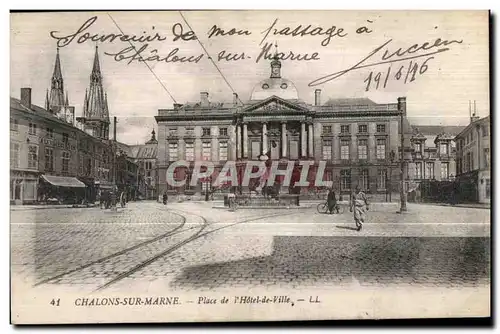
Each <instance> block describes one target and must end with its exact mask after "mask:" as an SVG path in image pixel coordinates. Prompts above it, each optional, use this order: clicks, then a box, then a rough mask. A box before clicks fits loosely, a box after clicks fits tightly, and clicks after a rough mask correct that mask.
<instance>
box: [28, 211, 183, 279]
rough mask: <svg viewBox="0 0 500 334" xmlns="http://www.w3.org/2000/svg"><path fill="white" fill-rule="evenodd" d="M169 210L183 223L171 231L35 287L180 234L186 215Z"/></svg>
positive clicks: (56, 276) (54, 277)
mask: <svg viewBox="0 0 500 334" xmlns="http://www.w3.org/2000/svg"><path fill="white" fill-rule="evenodd" d="M167 211H169V212H171V213H172V214H174V215H176V216H178V217H180V218H181V223H180V224H179V225H178V226H177V227H175V228H174V229H172V230H170V231H168V232H166V233H163V234H161V235H159V236H157V237H154V238H151V239H148V240H145V241H143V242H140V243H138V244H135V245H133V246H131V247H127V248H125V249H122V250H120V251H118V252H115V253H112V254H109V255H106V256H104V257H102V258H99V259H97V260H94V261H91V262H88V263H86V264H84V265H81V266H78V267H76V268H73V269H71V270H68V271H65V272H63V273H61V274H58V275H55V276H52V277H49V278H46V279H44V280H41V281H39V282H37V283H35V284H34V285H33V286H34V287H36V286H39V285H42V284H47V283H50V282H52V281H55V280H58V279H60V278H63V277H64V276H68V275H70V274H72V273H75V272H78V271H82V270H84V269H86V268H88V267H90V266H92V265H95V264H99V263H102V262H104V261H107V260H110V259H112V258H115V257H118V256H120V255H123V254H125V253H127V252H130V251H133V250H135V249H138V248H140V247H143V246H145V245H148V244H151V243H153V242H156V241H158V240H161V239H164V238H168V237H170V236H172V235H175V234H178V233H180V232H182V231H181V229H182V228H183V227H184V226H185V225H186V217H184V216H183V215H181V214H178V213H175V212H172V210H167Z"/></svg>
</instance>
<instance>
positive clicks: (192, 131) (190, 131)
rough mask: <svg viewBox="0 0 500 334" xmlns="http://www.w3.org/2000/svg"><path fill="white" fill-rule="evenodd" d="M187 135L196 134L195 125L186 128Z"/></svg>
mask: <svg viewBox="0 0 500 334" xmlns="http://www.w3.org/2000/svg"><path fill="white" fill-rule="evenodd" d="M186 136H194V128H193V127H187V128H186Z"/></svg>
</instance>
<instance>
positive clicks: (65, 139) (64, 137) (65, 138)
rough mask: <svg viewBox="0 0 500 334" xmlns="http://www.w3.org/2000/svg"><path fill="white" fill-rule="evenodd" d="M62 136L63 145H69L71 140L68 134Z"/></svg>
mask: <svg viewBox="0 0 500 334" xmlns="http://www.w3.org/2000/svg"><path fill="white" fill-rule="evenodd" d="M62 136H63V138H62V141H63V143H64V144H67V143H68V140H69V136H68V134H67V133H63V134H62Z"/></svg>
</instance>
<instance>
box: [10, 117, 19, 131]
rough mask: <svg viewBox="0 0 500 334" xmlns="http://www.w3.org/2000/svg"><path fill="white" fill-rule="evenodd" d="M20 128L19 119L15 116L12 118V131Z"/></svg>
mask: <svg viewBox="0 0 500 334" xmlns="http://www.w3.org/2000/svg"><path fill="white" fill-rule="evenodd" d="M18 130H19V121H18V120H17V119H15V118H13V117H11V118H10V131H18Z"/></svg>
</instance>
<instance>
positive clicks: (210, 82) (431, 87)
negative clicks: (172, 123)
mask: <svg viewBox="0 0 500 334" xmlns="http://www.w3.org/2000/svg"><path fill="white" fill-rule="evenodd" d="M94 16H95V17H96V19H95V21H93V22H92V24H89V26H88V27H87V28H86V29H84V30H83V31H81V32H80V33H78V30H79V29H80V28H81V27H82V26H83V25H84V23H85V22H86V21H88V20H89V19H91V18H92V17H94ZM183 16H184V18H185V19H186V21H187V24H186V21H184V19H183ZM274 22H276V23H275V25H274V26H273V23H274ZM177 23H178V24H177ZM176 24H177V25H176ZM188 25H189V26H188ZM214 25H217V26H218V27H219V28H221V29H224V30H225V31H226V32H228V31H230V30H231V29H232V28H234V29H235V31H248V33H247V34H241V35H238V34H234V35H227V36H212V37H209V32H210V29H211V28H212V27H213V26H214ZM299 25H301V28H303V29H304V28H306V27H307V26H308V25H311V27H310V28H309V29H308V31H309V32H311V31H314V34H316V35H314V36H313V35H312V34H311V33H310V34H307V35H305V36H295V37H294V36H289V35H288V36H286V35H283V33H284V32H286V31H283V29H284V28H286V27H290V28H289V31H292V30H293V29H294V28H296V27H297V26H299ZM174 26H175V29H174ZM363 26H365V27H366V28H367V29H368V30H370V32H369V33H367V32H364V33H357V32H356V31H357V30H358V29H359V28H361V27H363ZM189 27H190V28H189ZM181 29H182V33H184V39H189V35H188V34H187V33H188V32H189V31H190V30H191V29H192V30H193V31H194V33H195V34H196V36H197V37H198V39H199V41H197V40H183V39H182V38H181V37H179V35H181V34H182V33H181ZM274 29H276V30H274ZM341 29H342V30H341ZM120 30H121V31H122V32H123V33H125V34H129V35H137V36H145V35H150V36H154V35H155V34H156V33H157V34H158V35H159V36H160V38H159V39H161V40H158V38H156V40H154V41H150V42H141V41H133V42H130V43H132V45H133V47H135V48H136V50H139V49H141V47H144V46H145V49H144V51H143V53H142V56H143V57H144V58H147V57H150V56H152V55H154V54H157V55H159V56H160V58H165V57H166V56H167V55H168V54H169V53H170V52H172V51H173V50H174V49H176V48H178V52H177V56H178V57H186V58H187V57H191V59H194V58H196V57H197V56H199V55H202V54H203V57H202V58H201V60H199V61H198V62H196V63H195V62H184V63H182V62H164V61H162V62H157V61H149V62H147V63H145V62H139V61H132V62H130V63H129V60H128V59H125V60H120V61H118V58H119V56H116V54H119V53H120V52H122V51H123V50H125V49H127V48H131V44H130V43H129V42H127V41H120V40H119V39H118V38H117V39H115V41H113V42H111V41H110V39H108V41H105V42H100V43H98V46H99V57H100V62H101V71H102V74H103V77H104V88H105V91H106V92H107V94H108V104H109V110H110V116H111V117H113V116H116V117H117V118H118V127H117V139H118V140H119V141H121V142H124V143H128V144H140V143H143V142H144V141H146V140H148V139H149V138H150V136H151V135H150V133H151V130H152V129H153V128H155V129H156V122H155V120H154V116H155V115H157V114H158V109H164V108H172V107H173V103H174V100H173V99H172V97H173V98H174V99H175V101H176V102H177V103H185V102H186V101H199V99H200V97H199V96H200V92H202V91H206V92H208V93H209V99H210V100H211V101H214V102H219V101H231V100H232V93H233V91H234V92H236V93H238V95H239V97H240V98H241V99H242V100H243V101H245V100H248V99H249V97H250V94H251V91H252V89H253V88H254V87H255V85H256V84H258V83H259V82H260V81H261V80H263V79H265V78H267V77H269V73H270V70H269V61H266V60H264V59H261V60H260V61H259V62H256V59H257V58H258V55H259V53H260V52H261V50H262V47H263V46H264V44H265V43H266V42H267V43H271V44H275V43H276V44H277V45H278V51H279V52H283V53H284V54H285V55H288V54H289V52H293V54H294V55H296V56H297V55H298V54H300V55H301V57H302V58H303V57H306V56H305V55H306V54H307V57H308V58H312V57H313V56H312V55H313V53H315V52H316V53H317V55H316V57H315V58H319V59H318V60H309V61H305V60H302V61H298V60H290V59H288V60H283V61H282V76H283V77H284V78H287V79H289V80H291V81H292V82H294V84H295V85H296V87H297V89H298V91H299V97H300V98H301V99H302V100H304V101H306V102H308V103H313V102H314V90H315V89H318V88H319V89H321V90H322V101H326V100H327V99H328V98H354V97H366V98H370V99H372V100H373V101H375V102H377V103H396V101H397V98H398V97H400V96H405V97H406V98H407V113H408V116H409V117H410V120H411V122H412V123H413V124H417V125H418V124H426V125H440V124H442V125H466V124H467V123H468V121H469V101H470V100H475V101H476V107H477V112H478V115H479V116H487V115H489V65H488V57H489V49H488V48H489V44H488V13H487V12H486V11H475V12H474V11H469V12H467V11H442V12H439V11H409V12H404V11H379V12H372V11H235V12H222V11H206V12H200V11H184V12H182V16H181V13H180V12H178V11H169V12H109V13H108V12H72V13H22V14H19V13H18V14H11V48H10V55H11V59H10V71H11V74H10V78H11V85H10V95H11V96H12V97H16V98H19V95H20V89H21V88H22V87H31V88H32V101H33V103H34V104H37V105H40V106H44V100H45V93H46V90H47V88H50V78H51V76H52V71H53V67H54V61H55V56H56V48H57V43H58V41H59V43H60V57H61V66H62V73H63V78H64V85H65V90H67V91H68V93H69V102H70V104H71V105H74V106H75V108H76V109H75V110H76V114H77V116H80V115H81V114H82V111H83V107H82V106H83V100H84V96H85V89H86V88H88V87H89V76H90V73H91V70H92V62H93V58H94V52H95V46H96V42H93V41H92V40H90V39H89V38H87V40H85V38H84V37H85V35H84V34H86V33H87V34H88V36H91V35H96V34H97V35H99V36H102V35H104V36H105V35H109V34H120ZM268 31H269V34H268V35H267V36H266V33H267V32H268ZM358 31H359V30H358ZM365 31H366V29H365ZM51 32H53V33H52V36H51ZM274 32H278V33H279V32H281V34H274ZM332 32H333V36H332V37H331V38H330V39H328V38H329V34H331V33H332ZM317 33H319V35H317ZM335 33H336V35H335ZM71 35H75V38H74V39H72V40H69V39H68V40H66V42H69V43H64V39H62V38H63V37H65V36H71ZM176 36H177V40H174V39H175V38H176ZM54 37H56V38H54ZM57 38H59V39H57ZM263 38H264V42H262V40H263ZM438 38H440V39H441V40H442V41H443V40H448V41H452V40H455V41H461V43H450V44H449V45H447V46H443V45H440V46H437V47H434V48H429V49H428V50H419V51H417V52H413V51H414V50H415V48H417V47H414V48H413V50H410V52H406V53H405V54H404V55H403V56H401V57H403V58H405V57H410V56H414V55H420V54H424V53H430V52H433V51H436V50H438V49H442V48H445V47H446V48H449V50H448V51H445V52H441V53H437V54H434V55H432V56H429V57H433V58H431V59H429V60H428V61H427V62H426V63H425V64H423V63H424V61H426V60H427V59H428V58H429V57H419V58H414V59H408V60H403V61H398V62H394V63H385V64H380V65H376V66H369V67H365V68H360V69H354V70H351V71H349V72H347V73H345V74H344V75H342V76H339V77H338V78H336V79H334V80H331V81H328V82H325V83H323V84H320V85H317V86H314V87H312V86H309V84H310V83H311V82H313V81H315V80H316V79H318V78H320V77H323V76H326V75H328V74H332V73H335V72H339V71H343V70H347V69H349V68H352V67H353V66H354V65H356V64H357V63H360V62H361V61H362V60H363V59H364V58H367V57H368V56H370V54H371V53H373V52H374V50H375V49H377V48H378V47H380V46H382V45H383V44H384V43H388V44H387V45H386V46H385V47H383V48H381V49H380V51H378V52H376V53H373V54H372V55H371V57H369V58H367V60H366V61H365V62H363V64H369V63H378V62H381V61H382V56H383V54H384V52H385V51H386V50H387V51H388V53H387V55H390V54H392V53H394V52H396V51H397V50H398V49H400V48H401V51H400V53H404V51H405V50H407V49H408V48H409V47H411V46H412V45H415V44H418V45H420V46H421V45H425V46H427V47H429V46H431V45H433V44H434V43H435V41H436V39H438ZM79 39H80V41H81V43H78V40H79ZM199 42H201V43H202V45H203V47H204V48H205V50H206V51H207V52H208V53H209V54H210V55H211V57H212V59H213V60H214V61H215V63H216V64H217V66H218V68H219V70H220V71H221V72H222V74H223V75H224V77H222V76H221V74H220V73H219V70H218V69H217V68H216V67H215V66H214V65H213V64H212V62H211V61H210V60H209V59H208V57H207V56H206V54H204V53H205V51H204V49H203V48H202V46H201V45H200V43H199ZM261 42H262V43H261ZM426 42H427V43H428V44H424V43H426ZM64 44H66V45H64ZM145 44H147V45H145ZM322 44H323V45H322ZM272 49H273V50H274V47H273V48H272ZM153 50H156V51H153ZM223 50H224V51H226V52H230V53H231V54H238V55H240V56H241V54H243V53H244V54H245V59H239V60H233V61H226V60H220V61H219V59H218V54H219V53H220V52H221V51H223ZM412 52H413V53H412ZM105 53H107V54H108V55H106V54H105ZM130 54H131V53H127V55H130ZM401 57H400V58H401ZM242 58H243V57H242ZM397 58H398V57H397V55H396V56H393V57H390V58H388V57H386V58H385V60H388V59H390V60H393V59H397ZM410 62H411V66H412V68H414V69H415V75H412V74H411V73H410V74H409V75H408V78H407V76H406V74H407V72H408V70H407V69H408V67H409V66H410ZM415 63H416V64H417V65H415ZM146 64H148V65H149V67H148V65H146ZM414 66H418V67H417V68H415V67H414ZM401 67H403V68H402V69H401ZM400 69H401V71H399V70H400ZM389 71H390V72H389ZM152 72H153V73H152ZM398 72H400V73H399V76H397V75H398ZM379 73H380V74H379ZM398 77H399V80H398V79H397V78H398ZM224 78H225V79H226V80H227V82H228V83H229V84H230V86H231V87H229V85H228V83H227V82H226V80H224ZM370 78H371V80H370ZM405 78H407V79H406V82H405V80H404V79H405ZM412 78H413V80H411V79H412ZM368 82H370V89H369V90H368V91H366V88H367V84H368ZM377 82H378V89H377ZM167 91H168V92H167ZM171 96H172V97H171Z"/></svg>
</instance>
